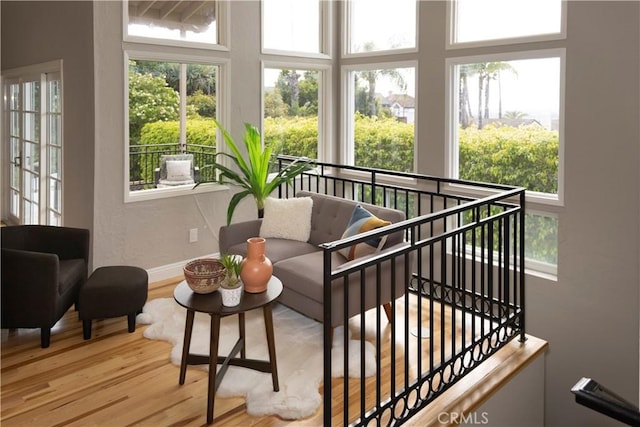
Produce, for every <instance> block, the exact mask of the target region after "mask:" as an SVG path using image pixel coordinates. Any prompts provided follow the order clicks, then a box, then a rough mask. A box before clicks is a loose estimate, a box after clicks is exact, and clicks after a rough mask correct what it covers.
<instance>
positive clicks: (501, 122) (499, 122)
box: [485, 117, 543, 128]
mask: <svg viewBox="0 0 640 427" xmlns="http://www.w3.org/2000/svg"><path fill="white" fill-rule="evenodd" d="M485 123H486V124H494V125H496V126H512V127H516V128H517V127H520V126H529V125H536V126H540V127H543V126H542V123H540V122H539V121H537V120H536V119H508V118H504V117H503V118H501V119H486V121H485Z"/></svg>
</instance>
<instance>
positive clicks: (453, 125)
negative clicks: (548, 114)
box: [445, 48, 566, 206]
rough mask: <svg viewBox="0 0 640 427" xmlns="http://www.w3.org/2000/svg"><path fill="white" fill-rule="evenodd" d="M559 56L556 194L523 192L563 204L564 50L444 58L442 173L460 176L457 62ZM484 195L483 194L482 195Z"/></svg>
mask: <svg viewBox="0 0 640 427" xmlns="http://www.w3.org/2000/svg"><path fill="white" fill-rule="evenodd" d="M543 58H559V59H560V82H559V86H560V93H559V101H560V102H559V106H558V107H559V111H558V115H559V128H558V193H557V194H550V193H540V192H534V191H528V190H527V192H526V199H527V201H528V202H532V203H539V204H541V205H548V206H564V163H565V157H564V144H565V137H564V126H565V75H566V66H565V64H566V49H565V48H558V49H541V50H529V51H519V52H506V53H497V54H487V55H474V56H461V57H455V58H447V59H446V60H445V64H446V65H445V67H446V71H445V72H446V88H447V96H446V99H445V111H446V112H447V114H446V115H445V122H446V124H445V141H446V145H445V159H446V161H445V176H446V177H449V178H454V179H457V178H458V176H459V173H458V172H459V171H458V166H459V164H458V163H459V161H458V160H459V159H458V129H457V124H458V121H457V114H456V113H457V105H458V93H459V92H458V84H459V79H457V78H456V72H455V68H456V66H458V65H462V64H468V63H478V62H496V61H517V60H527V59H543ZM469 191H470V193H472V194H474V195H477V196H481V195H483V194H482V193H481V192H479V191H473V190H469ZM484 195H486V194H484Z"/></svg>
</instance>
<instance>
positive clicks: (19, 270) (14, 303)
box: [2, 248, 60, 327]
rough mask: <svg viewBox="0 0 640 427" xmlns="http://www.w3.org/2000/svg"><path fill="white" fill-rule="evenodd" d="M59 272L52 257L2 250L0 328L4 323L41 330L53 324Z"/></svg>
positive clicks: (56, 261)
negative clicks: (43, 326)
mask: <svg viewBox="0 0 640 427" xmlns="http://www.w3.org/2000/svg"><path fill="white" fill-rule="evenodd" d="M59 272H60V267H59V260H58V256H57V255H55V254H52V253H41V252H30V251H23V250H19V249H7V248H3V249H2V323H3V325H4V324H5V323H6V322H8V323H9V324H11V323H15V324H18V325H22V326H21V327H27V326H26V325H28V324H31V325H33V327H41V326H42V325H50V324H51V322H52V321H55V319H54V317H55V307H56V303H57V301H58V299H59V289H58V280H59V277H60V275H59ZM3 327H5V326H3ZM9 327H10V326H9Z"/></svg>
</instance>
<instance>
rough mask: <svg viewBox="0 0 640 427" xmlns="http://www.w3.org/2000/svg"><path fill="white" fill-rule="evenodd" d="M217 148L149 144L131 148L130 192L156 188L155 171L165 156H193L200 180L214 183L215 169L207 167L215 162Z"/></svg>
mask: <svg viewBox="0 0 640 427" xmlns="http://www.w3.org/2000/svg"><path fill="white" fill-rule="evenodd" d="M215 153H216V148H215V147H212V146H210V145H198V144H186V145H184V146H181V144H179V143H175V144H147V145H130V146H129V190H131V191H135V190H144V189H149V188H155V186H156V182H155V170H156V169H157V168H159V167H160V157H161V156H162V155H165V154H193V163H194V166H195V167H197V168H199V169H200V180H202V181H212V180H213V169H212V168H208V167H206V165H209V164H211V163H212V162H213V161H214V160H215Z"/></svg>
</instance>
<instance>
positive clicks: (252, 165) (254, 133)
mask: <svg viewBox="0 0 640 427" xmlns="http://www.w3.org/2000/svg"><path fill="white" fill-rule="evenodd" d="M216 126H218V128H220V131H221V132H222V136H223V137H224V140H225V142H226V143H227V146H228V147H229V149H230V150H231V154H229V153H222V152H218V153H216V158H217V156H218V155H221V156H224V157H226V158H228V159H231V161H232V162H233V163H234V164H235V166H237V170H236V169H234V168H230V167H227V166H225V165H224V164H222V163H219V162H217V161H216V162H214V163H212V164H211V165H207V167H213V168H214V169H217V170H219V171H220V175H219V177H218V181H219V182H220V183H221V184H226V183H229V184H235V185H237V186H239V187H242V188H243V190H242V191H240V192H238V193H236V194H234V195H233V197H232V198H231V201H230V202H229V207H228V208H227V225H228V224H231V219H232V217H233V213H234V211H235V209H236V206H238V203H240V201H241V200H242V199H244V198H245V197H247V196H250V195H251V196H253V197H254V198H255V201H256V206H257V208H258V217H260V218H262V215H263V213H264V201H265V199H266V198H267V197H269V195H270V194H271V193H272V192H273V191H274V190H275V189H276V188H278V187H279V186H280V185H282V184H290V183H291V181H292V180H293V178H295V177H296V176H298V175H300V174H301V173H303V172H304V171H306V170H309V169H310V168H311V165H310V162H311V161H310V160H309V159H306V158H300V159H298V160H295V161H293V162H291V163H289V164H288V165H286V166H284V167H283V168H282V169H281V170H279V171H278V172H277V173H275V174H273V175H270V174H269V166H270V164H271V162H272V149H271V147H264V148H263V147H262V141H261V138H260V132H259V131H258V129H257V128H256V127H255V126H253V125H251V124H249V123H245V134H244V137H243V142H244V145H245V148H246V150H247V157H246V158H245V156H244V155H243V153H242V152H241V151H240V147H239V146H238V144H236V142H235V141H234V140H233V138H232V137H231V135H230V134H229V132H227V131H226V130H225V129H224V128H223V127H222V125H220V123H218V121H217V120H216Z"/></svg>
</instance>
